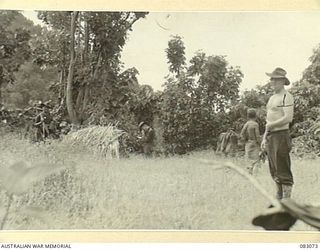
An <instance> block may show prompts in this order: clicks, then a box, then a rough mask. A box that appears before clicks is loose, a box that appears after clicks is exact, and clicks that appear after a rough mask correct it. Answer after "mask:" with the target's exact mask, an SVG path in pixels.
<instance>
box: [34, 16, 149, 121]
mask: <svg viewBox="0 0 320 250" xmlns="http://www.w3.org/2000/svg"><path fill="white" fill-rule="evenodd" d="M146 14H147V13H145V12H79V13H78V15H77V18H74V20H71V17H73V15H71V13H70V12H58V13H57V12H48V11H45V12H43V11H42V12H39V15H38V16H39V18H41V19H42V20H43V21H44V22H45V23H47V24H48V25H49V26H50V27H51V28H52V29H55V30H57V31H59V32H61V33H65V32H68V34H69V36H66V38H65V43H64V44H68V43H69V42H70V41H71V39H72V33H73V32H71V29H70V23H71V21H72V23H73V21H74V25H73V26H74V30H72V31H74V46H71V45H70V44H69V47H70V48H72V47H74V57H73V61H74V62H73V65H74V74H73V75H74V77H73V82H72V88H71V86H69V90H71V89H72V93H70V92H68V93H69V94H70V95H69V94H68V95H69V99H68V100H69V101H68V102H67V106H68V109H70V105H71V104H73V105H74V108H75V112H74V113H73V115H72V117H73V120H74V121H76V120H77V119H79V120H80V122H81V121H83V120H84V119H86V118H87V117H86V116H85V114H86V113H88V109H91V108H92V107H95V106H96V104H97V102H99V101H102V100H101V99H99V98H98V99H97V98H90V96H95V97H96V95H98V96H99V93H100V92H101V91H102V92H103V91H104V90H106V89H110V88H113V87H115V86H116V85H117V82H118V77H119V72H120V69H121V62H120V53H121V51H122V48H123V46H124V45H125V42H126V38H127V34H128V32H129V31H131V30H132V26H133V24H134V23H135V22H136V21H138V20H139V19H141V18H144V17H145V16H146ZM67 52H68V54H67V55H66V56H67V61H69V62H70V61H71V55H72V49H70V50H69V51H67ZM60 65H63V64H62V63H61V64H60ZM70 69H71V68H70ZM68 74H69V76H71V75H70V72H69V70H68ZM61 89H63V88H62V87H61ZM98 89H99V90H98ZM94 90H98V93H95V92H94ZM110 96H111V94H110V93H109V94H108V97H110ZM108 97H106V96H104V98H108ZM71 109H72V108H71Z"/></svg>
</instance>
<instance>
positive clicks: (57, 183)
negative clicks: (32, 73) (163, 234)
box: [0, 134, 320, 230]
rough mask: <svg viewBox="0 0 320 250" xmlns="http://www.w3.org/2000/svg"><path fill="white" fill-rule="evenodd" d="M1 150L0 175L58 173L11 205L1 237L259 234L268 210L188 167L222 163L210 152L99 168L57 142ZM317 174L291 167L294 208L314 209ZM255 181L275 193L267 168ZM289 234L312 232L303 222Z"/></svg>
mask: <svg viewBox="0 0 320 250" xmlns="http://www.w3.org/2000/svg"><path fill="white" fill-rule="evenodd" d="M0 150H1V158H0V168H7V167H8V166H10V165H11V164H12V163H13V162H15V161H18V160H23V161H25V162H28V163H29V164H30V166H32V164H34V163H39V162H47V163H48V162H50V163H51V164H57V165H61V164H62V165H63V166H64V169H63V170H62V171H60V172H59V173H55V174H53V175H51V176H49V177H47V178H46V179H45V180H42V181H38V182H35V183H34V185H33V186H32V187H30V188H29V189H28V192H26V193H24V194H22V195H19V196H15V197H14V200H13V204H12V209H11V212H10V214H9V217H8V222H7V223H6V227H5V229H187V230H188V229H192V230H261V229H260V228H257V227H254V226H253V225H251V219H252V218H253V217H254V216H255V215H257V214H259V213H261V212H262V211H263V210H264V208H266V207H267V206H268V205H269V203H268V201H267V200H266V199H265V198H264V197H262V196H261V194H260V193H259V192H258V191H257V190H255V189H254V187H253V186H252V185H251V184H250V183H249V182H248V181H246V180H244V179H243V178H242V177H241V176H239V175H238V174H237V173H235V172H232V171H230V170H225V169H221V170H213V168H212V167H211V166H208V165H201V164H199V163H198V162H196V161H195V160H194V159H193V158H201V159H209V160H210V159H215V160H221V161H222V160H224V159H223V158H219V157H218V156H216V155H215V154H214V153H213V152H212V151H202V152H195V153H193V154H190V155H187V156H183V157H178V156H177V157H171V158H156V159H144V158H142V157H140V156H132V157H130V158H129V159H121V160H105V159H102V158H100V157H98V156H94V155H92V154H91V153H89V152H87V150H86V148H83V147H80V146H79V147H70V145H68V144H67V143H64V142H59V141H53V142H52V143H51V144H46V145H38V146H36V145H31V144H29V143H28V142H27V141H23V140H20V139H18V138H16V137H15V136H14V135H10V134H7V135H5V136H2V137H1V141H0ZM234 162H235V163H236V164H237V165H239V166H241V167H243V168H245V166H246V165H247V164H248V163H247V162H246V161H244V160H243V159H234ZM318 167H319V166H318V161H317V160H307V161H300V160H293V172H294V175H295V181H296V185H295V189H294V194H293V196H294V199H295V200H296V201H298V202H303V203H309V202H313V201H316V202H318V201H320V194H319V192H317V191H318V186H319V185H318V183H319V180H318ZM256 177H257V179H258V181H259V182H260V183H261V185H262V186H263V187H265V188H266V189H267V190H268V191H269V192H270V193H271V194H272V193H274V185H273V182H272V180H271V178H270V177H269V173H268V169H267V164H265V165H263V167H262V168H261V169H259V170H258V172H257V173H256ZM0 199H1V204H2V205H3V204H6V203H7V196H6V195H5V194H4V191H2V192H1V193H0ZM2 214H3V211H2V212H1V211H0V216H1V217H2ZM1 217H0V218H1ZM293 229H294V230H314V229H312V228H311V227H309V226H307V225H305V224H304V223H302V222H299V223H297V224H296V225H295V227H294V228H293Z"/></svg>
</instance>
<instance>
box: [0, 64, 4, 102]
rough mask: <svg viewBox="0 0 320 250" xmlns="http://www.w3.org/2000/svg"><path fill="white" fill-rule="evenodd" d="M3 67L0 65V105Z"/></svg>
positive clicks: (0, 100)
mask: <svg viewBox="0 0 320 250" xmlns="http://www.w3.org/2000/svg"><path fill="white" fill-rule="evenodd" d="M3 78H4V77H3V67H2V65H0V105H1V104H2V83H3Z"/></svg>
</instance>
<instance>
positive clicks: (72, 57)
mask: <svg viewBox="0 0 320 250" xmlns="http://www.w3.org/2000/svg"><path fill="white" fill-rule="evenodd" d="M78 13H79V12H78V11H74V12H73V13H72V17H71V32H70V33H71V41H70V64H69V73H68V82H67V92H66V100H67V110H68V114H69V117H70V120H71V122H72V123H73V124H78V123H79V121H78V118H77V114H76V111H75V109H74V103H73V100H72V96H73V91H72V90H73V86H72V85H73V73H74V65H75V51H74V50H75V48H74V46H75V41H74V40H75V37H74V35H75V30H76V19H77V16H78Z"/></svg>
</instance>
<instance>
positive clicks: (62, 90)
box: [59, 68, 66, 105]
mask: <svg viewBox="0 0 320 250" xmlns="http://www.w3.org/2000/svg"><path fill="white" fill-rule="evenodd" d="M64 78H65V69H64V68H61V71H60V80H59V87H60V88H59V103H60V105H64V103H65V99H66V92H65V79H64Z"/></svg>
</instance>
